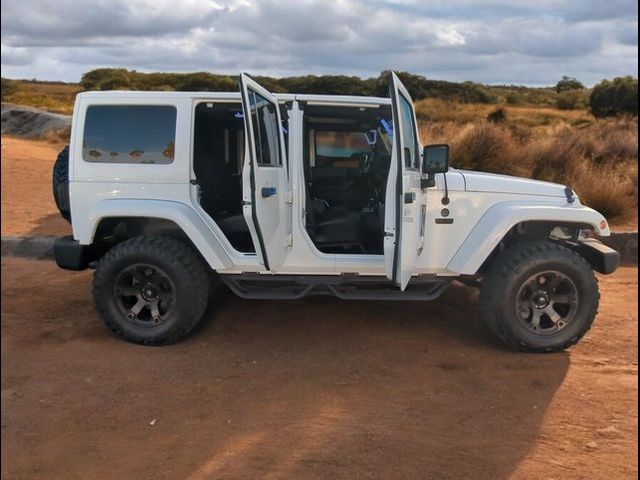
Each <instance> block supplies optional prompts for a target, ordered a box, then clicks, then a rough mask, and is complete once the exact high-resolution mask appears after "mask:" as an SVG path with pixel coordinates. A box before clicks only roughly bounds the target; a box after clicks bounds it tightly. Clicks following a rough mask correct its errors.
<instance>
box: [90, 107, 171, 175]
mask: <svg viewBox="0 0 640 480" xmlns="http://www.w3.org/2000/svg"><path fill="white" fill-rule="evenodd" d="M175 139H176V108H175V107H173V106H167V105H162V106H161V105H93V106H90V107H89V108H87V114H86V117H85V123H84V138H83V140H82V157H83V158H84V160H85V161H87V162H100V163H148V164H166V163H171V162H173V158H174V155H175Z"/></svg>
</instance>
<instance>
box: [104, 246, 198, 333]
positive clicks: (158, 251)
mask: <svg viewBox="0 0 640 480" xmlns="http://www.w3.org/2000/svg"><path fill="white" fill-rule="evenodd" d="M208 293H209V278H208V275H207V270H206V267H205V265H204V264H203V262H202V260H201V259H200V258H199V257H198V256H197V255H196V254H195V252H194V251H193V249H192V248H191V247H189V246H188V245H186V244H185V243H183V242H181V241H179V240H176V239H174V238H170V237H136V238H133V239H131V240H127V241H125V242H122V243H119V244H118V245H116V246H115V247H113V248H112V249H111V250H109V252H107V254H105V256H104V257H102V258H101V259H100V261H99V262H98V265H97V268H96V273H95V276H94V282H93V294H94V301H95V304H96V308H97V310H98V312H99V313H100V316H101V317H102V319H103V321H104V323H105V324H106V325H107V327H108V328H109V329H110V330H111V331H112V332H114V333H115V334H116V335H118V336H120V337H122V338H124V339H125V340H127V341H131V342H135V343H140V344H144V345H166V344H169V343H174V342H176V341H178V340H180V339H182V338H183V337H184V336H186V335H187V334H188V333H189V332H190V331H191V329H192V328H193V327H194V326H195V325H196V324H197V323H198V322H199V321H200V319H201V317H202V315H203V313H204V310H205V308H206V306H207V297H208Z"/></svg>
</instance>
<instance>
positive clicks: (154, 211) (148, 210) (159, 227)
mask: <svg viewBox="0 0 640 480" xmlns="http://www.w3.org/2000/svg"><path fill="white" fill-rule="evenodd" d="M86 218H87V220H86V221H85V222H82V225H80V222H76V223H75V224H74V225H73V228H74V237H75V238H76V240H78V242H79V243H80V244H83V245H92V244H94V243H106V244H116V243H119V242H120V241H123V240H126V239H128V238H132V237H134V236H139V235H146V236H158V235H166V236H172V237H176V238H180V239H182V240H184V241H185V242H187V243H189V244H191V245H192V247H193V248H194V250H195V251H196V252H197V253H199V254H200V256H201V257H202V258H203V259H204V261H205V262H206V263H207V264H208V265H209V266H210V267H211V268H212V269H214V270H219V269H224V268H229V267H230V266H231V265H232V262H231V259H230V258H229V256H228V255H227V253H226V251H225V249H224V247H223V245H222V242H221V239H219V238H217V236H216V233H215V232H213V231H212V230H211V229H210V228H209V227H208V226H207V225H206V223H205V222H204V220H203V219H202V218H201V217H200V216H199V215H198V214H197V213H196V212H195V211H194V210H193V209H192V208H190V207H189V206H188V205H185V204H182V203H179V202H173V201H165V200H123V199H113V200H103V201H101V202H99V203H97V204H95V205H94V206H93V207H92V208H91V210H90V212H89V215H88V217H86Z"/></svg>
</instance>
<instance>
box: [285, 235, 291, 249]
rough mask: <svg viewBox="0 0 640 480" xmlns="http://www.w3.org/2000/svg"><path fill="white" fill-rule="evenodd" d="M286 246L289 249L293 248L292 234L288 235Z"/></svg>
mask: <svg viewBox="0 0 640 480" xmlns="http://www.w3.org/2000/svg"><path fill="white" fill-rule="evenodd" d="M285 245H286V246H287V247H292V246H293V234H291V233H290V234H289V235H287V238H286V243H285Z"/></svg>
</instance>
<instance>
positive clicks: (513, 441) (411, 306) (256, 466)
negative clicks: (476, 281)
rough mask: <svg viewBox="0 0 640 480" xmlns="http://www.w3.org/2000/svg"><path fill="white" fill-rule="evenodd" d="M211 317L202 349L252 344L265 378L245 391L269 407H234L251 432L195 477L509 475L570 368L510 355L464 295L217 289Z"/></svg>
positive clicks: (215, 453)
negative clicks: (382, 298)
mask: <svg viewBox="0 0 640 480" xmlns="http://www.w3.org/2000/svg"><path fill="white" fill-rule="evenodd" d="M207 316H208V320H209V321H208V322H206V323H205V324H204V325H203V327H202V329H201V332H199V333H197V335H199V337H198V338H216V337H217V338H218V339H219V340H220V341H224V342H225V343H226V344H228V345H235V346H236V347H237V346H238V344H237V342H240V343H242V344H244V347H242V351H243V352H244V353H248V354H249V357H245V356H244V355H242V357H243V358H246V359H247V360H249V358H255V360H251V361H252V362H255V363H254V365H256V366H255V367H254V368H256V369H257V370H259V372H260V374H256V375H250V376H249V377H248V378H245V381H243V384H244V385H245V388H246V390H247V391H248V392H250V391H254V389H257V390H258V391H260V392H261V395H260V398H262V400H263V401H261V402H260V406H259V407H257V411H254V408H255V405H253V406H252V405H251V404H253V402H251V404H250V405H247V407H246V408H244V407H243V406H242V405H241V404H240V403H238V404H237V407H238V408H239V409H240V410H241V411H242V413H240V416H241V417H243V418H247V421H248V424H250V425H253V428H249V429H242V430H241V432H238V434H237V435H234V436H233V437H232V438H230V439H229V440H228V443H223V444H221V445H217V446H216V447H215V448H213V449H212V455H211V457H210V458H208V459H207V460H205V461H204V462H203V463H202V465H201V466H200V467H199V468H198V469H196V470H195V471H194V472H193V473H192V476H191V477H189V478H209V476H211V477H212V478H220V477H222V478H226V476H228V477H229V478H234V477H235V475H236V474H237V475H240V476H241V475H242V474H244V473H246V472H247V471H254V472H256V473H258V474H259V476H261V477H267V478H270V477H273V478H325V477H326V478H358V477H367V478H369V477H372V478H476V479H480V478H487V479H490V478H491V479H494V478H508V477H509V476H510V474H511V473H513V471H514V470H515V469H516V467H517V466H518V464H519V463H520V462H521V461H522V460H523V458H524V457H525V456H526V455H527V454H528V453H529V452H530V450H531V449H532V447H533V446H534V445H535V443H536V441H537V440H538V436H539V432H540V426H541V423H542V420H543V418H544V415H545V413H546V411H547V409H548V408H549V405H550V403H551V402H552V400H553V397H554V394H555V392H556V391H557V390H558V388H559V387H560V385H561V384H562V382H563V380H564V378H565V375H566V373H567V370H568V368H569V356H568V355H567V354H555V355H531V354H522V353H515V352H510V351H507V350H505V349H504V348H503V347H502V346H501V345H500V344H499V343H497V342H496V341H495V340H494V338H493V337H492V336H491V335H490V334H489V333H488V332H487V330H486V329H485V327H484V325H483V324H482V322H481V320H480V318H479V315H478V309H477V294H476V292H475V290H473V289H471V288H466V287H462V286H459V285H456V286H453V287H452V288H451V289H450V290H449V291H447V292H446V293H445V295H444V296H443V297H442V298H441V299H439V300H437V301H435V302H345V301H340V300H337V299H334V298H323V297H316V298H309V299H306V300H303V301H297V302H282V301H281V302H272V301H262V302H260V301H246V300H241V299H238V298H235V297H234V296H233V295H232V294H230V293H227V292H224V291H220V292H218V295H216V296H215V297H214V298H213V300H212V302H211V304H210V310H209V311H208V313H207ZM192 341H194V342H197V341H198V340H197V339H194V340H192ZM245 348H246V350H245ZM249 352H253V355H254V357H251V354H250V353H249ZM259 352H262V353H259ZM267 352H268V353H267ZM257 365H260V367H258V366H257ZM270 365H271V366H270ZM271 367H273V370H272V368H271ZM251 379H252V380H251ZM272 388H273V389H277V390H278V391H274V392H272V391H270V390H271V389H272ZM249 419H250V420H249ZM239 444H240V445H241V448H240V447H238V445H239ZM222 459H224V461H223V460H222Z"/></svg>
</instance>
